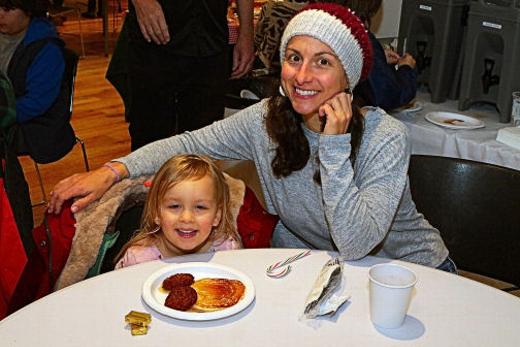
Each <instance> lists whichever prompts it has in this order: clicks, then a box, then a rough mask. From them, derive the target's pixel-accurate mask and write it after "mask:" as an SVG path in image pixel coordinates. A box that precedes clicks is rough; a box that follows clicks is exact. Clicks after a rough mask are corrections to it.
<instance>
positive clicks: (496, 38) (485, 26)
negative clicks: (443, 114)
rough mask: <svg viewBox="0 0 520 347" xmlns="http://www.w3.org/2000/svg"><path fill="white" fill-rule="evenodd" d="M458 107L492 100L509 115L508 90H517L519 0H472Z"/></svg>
mask: <svg viewBox="0 0 520 347" xmlns="http://www.w3.org/2000/svg"><path fill="white" fill-rule="evenodd" d="M467 37H468V39H467V40H466V43H465V47H464V52H465V56H464V65H463V70H462V80H461V85H460V95H459V109H460V110H466V109H468V108H469V107H470V106H471V104H473V103H475V102H487V103H492V104H495V105H496V107H497V109H498V111H499V113H500V119H499V120H500V122H502V123H508V122H509V121H510V119H511V93H512V92H513V91H515V90H520V0H472V1H470V9H469V13H468V27H467Z"/></svg>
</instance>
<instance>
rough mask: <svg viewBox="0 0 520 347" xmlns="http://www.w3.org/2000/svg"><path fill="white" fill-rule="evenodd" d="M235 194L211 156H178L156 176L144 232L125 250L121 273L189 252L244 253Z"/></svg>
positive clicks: (117, 265) (117, 266) (145, 209)
mask: <svg viewBox="0 0 520 347" xmlns="http://www.w3.org/2000/svg"><path fill="white" fill-rule="evenodd" d="M229 200H230V199H229V189H228V186H227V183H226V181H225V178H224V175H223V174H222V172H221V171H220V169H219V168H218V167H217V166H216V165H215V164H214V163H213V162H212V161H211V160H210V159H209V158H207V157H205V156H200V155H178V156H175V157H173V158H171V159H170V160H168V161H167V162H166V163H165V164H164V165H163V166H162V167H161V169H160V170H159V172H158V173H157V174H156V175H155V177H154V180H153V183H152V186H151V188H150V192H149V193H148V198H147V200H146V204H145V208H144V212H143V217H142V221H141V230H140V231H139V232H138V233H137V234H136V235H135V236H134V237H132V239H131V240H130V241H129V242H128V243H127V244H126V245H125V246H124V247H123V248H122V250H121V253H120V254H119V256H118V258H120V259H119V261H118V262H117V264H116V269H118V268H122V267H126V266H130V265H134V264H139V263H143V262H146V261H151V260H156V259H162V258H168V257H174V256H179V255H184V254H189V253H204V252H215V251H220V250H229V249H237V248H241V242H240V237H239V236H238V233H237V232H236V229H235V227H234V226H233V222H232V217H231V212H230V209H229Z"/></svg>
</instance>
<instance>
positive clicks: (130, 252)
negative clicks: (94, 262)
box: [115, 238, 242, 269]
mask: <svg viewBox="0 0 520 347" xmlns="http://www.w3.org/2000/svg"><path fill="white" fill-rule="evenodd" d="M240 248H242V246H241V245H240V243H239V242H237V241H236V240H234V239H233V238H228V239H227V240H224V241H223V242H220V243H214V244H213V245H212V246H211V248H210V250H209V251H210V252H217V251H228V250H232V249H240ZM162 258H163V256H162V254H161V252H160V251H159V249H158V248H157V247H156V246H148V247H144V246H132V247H130V248H128V249H127V250H126V252H125V254H124V255H123V257H122V258H121V259H119V261H118V262H117V264H116V266H115V268H116V269H121V268H123V267H127V266H132V265H135V264H140V263H144V262H147V261H152V260H157V259H162Z"/></svg>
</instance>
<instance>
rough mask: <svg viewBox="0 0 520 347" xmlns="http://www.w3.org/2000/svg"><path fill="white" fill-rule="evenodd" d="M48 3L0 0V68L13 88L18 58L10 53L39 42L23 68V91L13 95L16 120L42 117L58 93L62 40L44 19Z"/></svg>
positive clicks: (62, 60)
mask: <svg viewBox="0 0 520 347" xmlns="http://www.w3.org/2000/svg"><path fill="white" fill-rule="evenodd" d="M48 5H49V4H48V1H47V0H0V70H1V71H2V72H3V73H4V74H6V75H7V76H8V77H9V79H10V80H11V82H12V83H13V86H14V87H15V90H16V85H17V82H18V81H16V79H17V78H18V76H19V75H18V73H17V72H18V70H19V69H18V67H19V66H18V65H19V64H21V63H22V59H16V58H15V59H12V58H13V56H14V55H15V53H16V52H17V51H18V52H20V51H23V50H25V49H28V48H29V47H30V46H31V45H33V44H37V42H39V44H42V46H41V48H40V49H39V50H38V52H37V53H36V54H35V56H34V58H32V62H31V63H30V65H29V67H28V69H27V70H26V71H24V72H25V81H24V82H25V92H24V94H23V95H17V97H16V120H17V122H18V123H24V122H27V121H29V120H31V119H33V118H36V117H39V116H42V115H43V114H44V113H45V112H46V111H47V110H48V109H49V108H50V107H51V106H52V104H53V103H54V101H55V100H56V98H57V97H58V94H59V93H60V88H61V82H62V77H63V72H64V68H65V62H64V59H63V52H62V47H63V42H62V41H61V40H60V39H59V38H58V35H57V33H56V29H55V28H54V25H53V24H52V23H51V22H50V21H48V20H47V19H46V18H45V15H46V12H47V9H48ZM33 47H34V46H33ZM24 69H25V68H24ZM14 75H17V76H14Z"/></svg>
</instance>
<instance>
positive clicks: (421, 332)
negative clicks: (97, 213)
mask: <svg viewBox="0 0 520 347" xmlns="http://www.w3.org/2000/svg"><path fill="white" fill-rule="evenodd" d="M300 251H301V250H294V249H248V250H240V251H227V252H218V253H215V254H195V255H190V256H186V257H178V258H173V259H170V260H165V261H154V262H149V263H144V264H140V265H136V266H132V267H129V268H125V269H122V270H117V271H113V272H110V273H107V274H104V275H101V276H97V277H94V278H91V279H88V280H86V281H83V282H80V283H77V284H75V285H73V286H71V287H67V288H65V289H62V290H60V291H58V292H56V293H53V294H51V295H49V296H46V297H44V298H43V299H41V300H39V301H36V302H35V303H33V304H31V305H29V306H27V307H25V308H23V309H21V310H20V311H18V312H15V313H14V314H12V315H11V316H9V317H7V318H5V319H4V320H2V321H0V345H1V346H2V347H14V346H54V347H72V346H89V347H95V346H102V347H106V346H125V347H130V346H146V347H149V346H183V347H184V346H186V347H188V346H205V347H208V346H240V347H242V346H247V347H254V346H261V347H266V346H287V347H291V346H295V347H304V346H309V347H316V346H378V347H379V346H435V347H438V346H501V347H502V346H518V343H519V341H520V329H519V325H518V322H520V300H519V299H518V298H516V297H514V296H512V295H510V294H507V293H505V292H501V291H499V290H497V289H494V288H491V287H488V286H485V285H483V284H480V283H478V282H474V281H471V280H468V279H466V278H463V277H460V276H456V275H453V274H450V273H447V272H442V271H439V270H434V269H431V268H427V267H424V266H419V265H415V264H410V263H404V264H405V265H406V266H409V267H410V268H411V269H413V271H415V273H416V274H417V277H418V282H417V285H416V287H415V289H414V292H413V296H412V301H411V305H410V309H409V311H408V316H407V317H406V320H405V323H404V325H403V326H402V327H400V328H398V329H380V328H377V327H375V326H374V325H373V324H372V323H371V321H370V317H369V302H368V269H369V267H370V265H373V264H375V263H381V262H388V261H389V260H387V259H382V258H374V257H367V258H365V259H363V260H360V261H354V262H348V263H346V264H345V268H344V271H345V278H346V287H347V290H348V291H349V292H350V294H351V299H350V301H349V302H348V303H346V304H345V305H344V306H343V307H342V308H340V310H339V311H338V312H337V313H336V315H334V316H332V317H324V318H321V319H317V320H310V321H305V320H304V321H302V320H300V319H299V318H300V315H301V313H302V310H303V303H304V301H305V298H306V297H307V295H308V293H309V290H310V288H311V287H312V284H313V282H314V280H315V279H316V277H317V275H318V272H319V270H320V269H321V267H322V266H323V265H324V264H325V262H326V261H327V260H328V259H330V258H331V257H333V256H334V255H335V254H334V253H333V252H324V251H312V253H311V254H310V255H309V256H307V257H305V258H303V259H300V260H298V261H297V262H296V263H294V264H293V266H294V267H293V271H291V272H290V273H289V275H288V276H286V277H284V278H282V279H272V278H269V277H267V276H266V275H265V270H266V267H267V266H268V265H270V264H273V263H275V262H277V261H279V260H283V259H285V258H287V257H289V256H293V255H295V254H297V253H299V252H300ZM187 261H204V262H212V263H217V264H222V265H227V266H230V267H232V268H234V269H236V270H239V271H242V272H243V273H245V274H247V275H248V276H249V277H251V279H252V281H253V283H254V286H255V289H256V299H255V300H254V301H253V302H252V303H251V305H250V306H249V307H247V308H246V309H245V310H244V311H242V312H240V313H238V314H236V315H234V316H231V317H228V318H223V319H219V320H214V321H201V322H196V321H195V322H191V321H182V320H178V319H173V318H170V317H165V316H162V315H160V314H158V313H156V312H154V311H153V310H152V309H151V308H149V307H148V306H147V305H146V304H145V303H144V302H143V301H142V299H141V290H142V289H141V288H142V286H143V282H144V281H145V280H146V279H147V278H148V277H149V276H150V275H151V274H152V273H153V272H154V271H156V270H158V269H161V268H162V267H164V266H168V265H169V264H171V263H182V262H187ZM398 263H402V262H398ZM130 310H138V311H146V312H150V313H151V314H152V317H153V318H152V323H151V327H150V330H149V331H148V334H147V335H143V336H131V335H130V331H129V330H128V328H126V327H125V322H124V316H125V314H127V313H128V312H129V311H130Z"/></svg>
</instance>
